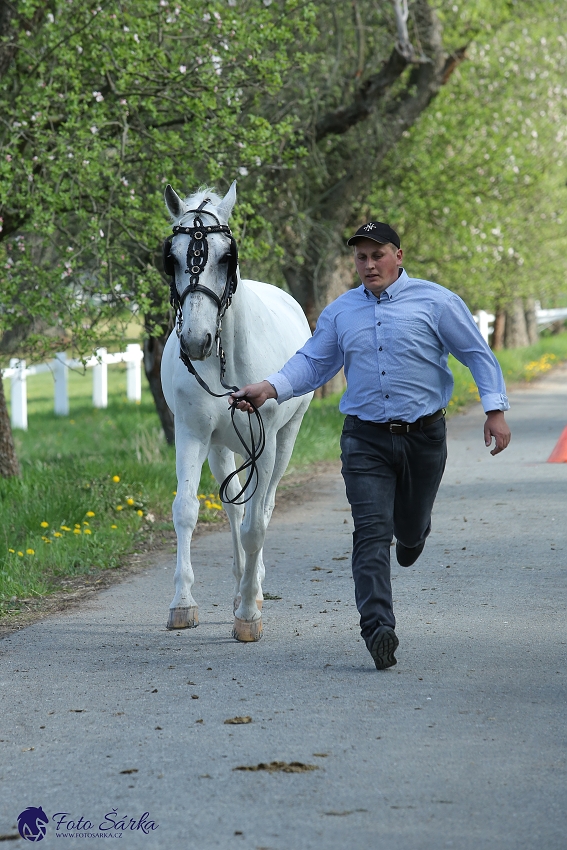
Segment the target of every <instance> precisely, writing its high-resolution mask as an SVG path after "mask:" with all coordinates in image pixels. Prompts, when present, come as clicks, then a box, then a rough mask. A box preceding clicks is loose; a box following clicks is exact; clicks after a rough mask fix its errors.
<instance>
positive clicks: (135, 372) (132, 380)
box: [126, 342, 144, 402]
mask: <svg viewBox="0 0 567 850" xmlns="http://www.w3.org/2000/svg"><path fill="white" fill-rule="evenodd" d="M126 354H127V356H128V359H127V360H126V395H127V396H128V401H135V402H140V401H141V400H142V358H143V356H144V355H143V354H142V349H141V347H140V346H139V345H138V343H137V342H133V343H130V344H129V345H127V346H126Z"/></svg>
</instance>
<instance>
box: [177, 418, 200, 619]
mask: <svg viewBox="0 0 567 850" xmlns="http://www.w3.org/2000/svg"><path fill="white" fill-rule="evenodd" d="M176 424H177V423H176ZM175 444H176V452H177V454H176V466H177V493H176V496H175V499H174V501H173V524H174V526H175V532H176V534H177V565H176V568H175V575H174V578H173V582H174V586H175V596H174V597H173V600H172V602H171V605H170V606H169V617H168V620H167V628H168V629H191V628H194V627H195V626H198V625H199V609H198V607H197V603H196V602H195V600H194V599H193V594H192V593H191V588H192V587H193V582H194V581H195V576H194V573H193V567H192V566H191V538H192V536H193V531H194V529H195V526H196V524H197V519H198V517H199V500H198V498H197V490H198V487H199V480H200V478H201V468H202V466H203V463H204V461H205V458H206V456H207V451H208V446H207V445H205V444H204V443H201V442H198V441H197V440H196V439H195V438H194V437H192V436H191V435H189V434H188V433H187V432H186V431H185V430H184V429H183V428H176V434H175Z"/></svg>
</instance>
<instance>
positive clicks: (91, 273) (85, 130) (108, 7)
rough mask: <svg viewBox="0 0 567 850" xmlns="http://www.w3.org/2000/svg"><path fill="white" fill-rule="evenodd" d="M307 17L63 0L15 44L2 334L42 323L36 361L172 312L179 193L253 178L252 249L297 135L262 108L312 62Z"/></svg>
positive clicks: (5, 81) (251, 7) (3, 176)
mask: <svg viewBox="0 0 567 850" xmlns="http://www.w3.org/2000/svg"><path fill="white" fill-rule="evenodd" d="M24 9H25V10H26V11H27V12H29V14H31V13H32V12H33V4H31V3H30V2H26V3H22V4H21V10H24ZM311 18H312V12H311V6H310V4H303V3H299V2H295V0H293V2H281V3H280V4H275V3H274V4H272V5H271V6H269V7H266V6H264V5H263V4H260V3H257V2H255V0H239V2H238V5H237V6H235V7H230V6H227V3H226V2H220V0H212V2H210V3H208V4H207V5H206V7H204V6H203V4H202V3H199V2H196V0H189V2H186V3H184V4H183V5H181V4H177V3H176V2H170V0H135V2H133V3H128V4H124V3H121V2H118V0H108V2H103V3H95V2H90V3H85V2H79V0H70V2H64V0H57V2H54V4H53V5H52V12H50V13H49V14H47V16H45V17H44V18H43V19H42V21H41V22H40V24H39V25H38V27H37V29H36V31H31V30H28V31H27V32H26V31H22V32H21V33H20V34H19V40H18V45H17V52H16V57H15V61H14V62H13V63H12V66H11V68H10V70H9V71H8V72H7V73H6V74H5V75H4V77H3V78H1V79H0V114H1V115H2V122H1V124H0V216H1V217H2V222H0V224H1V225H2V228H3V229H2V232H0V240H1V242H0V268H1V269H2V273H3V277H4V278H5V285H4V286H3V291H4V293H5V297H4V298H3V307H2V309H0V331H1V330H7V329H10V328H14V327H16V326H21V325H22V324H24V325H25V324H27V325H30V323H32V321H33V323H34V332H33V335H32V336H31V337H29V342H30V346H29V348H30V349H33V356H34V357H42V356H43V355H44V354H45V352H46V351H47V350H49V349H50V348H51V347H54V346H56V347H58V348H60V347H61V338H60V337H61V335H62V336H63V337H64V338H65V341H66V343H67V344H69V345H71V346H74V347H75V348H76V349H77V350H79V351H80V352H81V353H83V352H86V351H88V350H89V348H91V347H92V346H93V345H94V344H95V343H96V340H97V337H98V335H99V326H100V325H101V324H104V325H105V327H106V328H108V327H109V323H110V324H112V322H114V321H117V317H118V316H120V315H123V311H124V307H127V308H130V309H131V308H132V305H133V304H134V303H135V304H137V305H138V309H141V310H145V309H147V308H149V305H150V303H151V304H152V305H153V306H152V309H153V310H154V311H157V312H160V311H161V313H162V314H167V310H168V305H167V287H166V286H164V285H163V283H162V280H161V277H160V274H159V272H158V271H157V269H156V261H157V257H158V255H159V248H160V244H161V240H162V238H163V235H164V233H165V232H166V231H167V229H168V218H167V213H166V210H165V207H164V204H163V199H162V192H163V187H164V186H165V184H166V183H167V182H172V183H174V184H175V185H176V187H177V188H178V190H179V191H181V192H183V191H185V192H188V191H191V190H194V189H195V188H196V187H197V186H198V185H202V184H205V183H219V184H220V188H221V189H222V188H223V185H227V184H229V183H230V182H231V181H232V179H234V177H238V178H241V179H242V180H245V181H246V183H247V187H246V198H247V201H248V215H247V213H246V212H245V211H240V212H239V217H238V218H236V226H237V227H238V225H239V223H241V222H244V221H245V220H246V222H247V228H246V232H247V234H249V238H250V240H252V238H253V237H254V232H255V230H256V229H257V228H259V226H260V225H262V224H263V223H262V222H259V221H258V220H257V219H255V218H254V217H252V218H250V212H249V211H250V210H251V209H254V208H255V207H256V205H257V202H258V201H259V200H260V198H263V197H264V191H265V190H264V188H263V174H264V173H265V171H266V169H267V168H269V166H270V163H271V162H272V161H273V160H274V158H277V157H279V155H280V151H281V149H282V147H283V146H284V145H285V141H286V140H287V139H288V138H289V137H290V135H291V133H292V132H293V129H294V121H293V120H292V119H290V117H289V116H283V117H282V118H281V120H276V121H273V120H272V121H269V120H267V118H266V117H265V115H263V114H262V111H261V109H260V107H259V104H260V101H261V100H262V98H265V97H267V96H268V97H270V96H273V95H274V93H275V92H276V91H277V90H278V89H279V88H280V87H281V84H282V79H283V77H284V76H285V74H286V72H287V71H288V69H289V67H290V65H291V64H292V63H294V62H296V61H297V59H298V58H299V59H300V61H303V59H302V57H301V53H300V52H298V53H297V55H296V56H294V55H293V53H294V51H295V50H296V42H297V39H298V38H303V37H304V36H305V35H306V33H308V31H309V28H310V26H311ZM263 229H264V230H265V229H266V227H265V224H263ZM244 242H245V245H244V247H246V239H245V240H244ZM54 326H55V327H56V328H58V329H59V331H58V333H59V339H57V340H56V341H54V340H53V327H54Z"/></svg>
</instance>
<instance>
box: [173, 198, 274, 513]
mask: <svg viewBox="0 0 567 850" xmlns="http://www.w3.org/2000/svg"><path fill="white" fill-rule="evenodd" d="M208 203H210V199H209V198H205V200H204V201H203V202H202V203H201V204H199V206H198V207H197V209H195V210H186V212H185V213H184V216H185V215H187V214H188V213H195V216H194V219H193V226H192V227H185V226H184V225H179V224H176V225H175V226H174V227H173V235H172V236H169V237H168V238H167V239H166V240H165V242H164V243H163V268H164V271H165V273H166V274H167V275H168V276H169V278H170V282H169V289H170V299H169V300H170V304H171V306H172V307H173V309H174V311H175V331H176V333H177V336H178V338H179V358H180V360H181V361H182V362H183V363H184V365H185V366H186V367H187V369H188V370H189V372H190V373H191V374H192V375H194V377H195V378H196V380H197V382H198V383H199V384H200V386H201V387H202V388H203V389H204V390H206V392H208V393H209V395H211V396H213V397H214V398H225V397H226V396H228V395H231V394H232V393H233V392H238V389H239V388H238V387H234V386H229V385H228V384H225V382H224V376H225V372H226V355H225V353H224V349H223V347H222V340H221V333H222V320H223V318H224V314H225V313H226V311H227V310H228V308H229V307H230V305H231V303H232V298H233V295H234V293H235V292H236V288H237V286H238V271H237V268H238V246H237V244H236V242H235V239H234V237H233V235H232V231H231V229H230V227H229V226H228V225H227V224H221V223H220V221H219V219H218V218H217V216H216V215H215V214H214V213H212V212H209V210H205V209H203V208H204V206H205V205H206V204H208ZM200 213H205V215H210V216H211V217H212V218H214V220H215V221H216V224H214V225H204V224H203V221H202V219H201V216H200ZM211 233H224V234H226V235H227V236H228V237H229V238H230V250H229V253H228V254H227V257H226V260H227V272H226V283H225V287H224V291H223V293H222V295H221V296H220V298H219V296H218V295H217V294H216V292H213V290H212V289H209V287H208V286H203V285H202V284H201V283H199V277H200V275H201V274H202V272H203V271H204V269H205V266H206V265H207V260H208V257H209V246H208V243H207V236H209V235H210V234H211ZM179 234H186V235H188V236H189V237H190V239H189V247H188V248H187V260H186V262H187V268H186V269H185V274H189V275H191V277H190V278H189V283H188V285H187V286H186V287H185V289H183V291H182V292H181V295H180V294H179V292H178V291H177V285H176V281H175V265H174V262H173V259H174V258H173V256H172V254H171V247H172V244H173V239H174V238H175V237H176V236H177V235H179ZM190 292H203V293H204V294H205V295H208V296H209V298H212V299H213V301H214V302H215V303H216V305H217V322H216V330H215V345H216V354H217V357H218V358H219V368H220V383H221V385H222V386H223V387H224V389H225V390H227V392H224V393H215V392H213V391H212V390H211V389H210V387H209V386H208V384H207V383H206V382H205V381H204V380H203V379H202V378H201V376H200V375H199V374H198V372H197V370H196V369H195V367H194V365H193V363H192V361H191V360H190V358H189V355H188V354H187V352H186V351H185V348H184V347H183V339H182V337H181V328H182V325H183V303H184V301H185V299H186V298H187V296H188V295H189V293H190ZM247 401H248V403H249V404H250V405H251V407H252V408H253V410H254V415H255V417H256V421H257V422H258V428H259V440H258V443H256V440H255V438H254V432H253V429H252V419H251V415H250V413H248V428H249V441H250V445H247V444H246V442H245V439H244V437H243V436H242V434H241V433H240V431H239V429H238V427H237V425H236V423H235V421H234V413H235V411H236V410H237V406H236V405H237V402H233V403H232V404H231V406H230V416H231V421H232V426H233V428H234V430H235V432H236V435H237V437H238V439H239V440H240V443H241V444H242V447H243V449H244V452H245V458H246V459H245V460H244V462H243V464H242V465H241V466H240V467H239V468H238V469H235V470H234V472H231V473H230V475H229V476H228V477H227V478H225V480H224V481H223V482H222V484H221V485H220V489H219V498H220V500H221V502H224V503H225V504H233V505H243V504H244V503H245V502H247V501H248V500H249V499H251V498H252V496H253V495H254V493H255V492H256V489H257V487H258V468H257V460H258V458H259V457H260V455H261V454H262V452H263V451H264V448H265V446H266V433H265V429H264V423H263V421H262V416H261V415H260V411H259V410H258V408H257V407H256V406H255V405H254V404H253V403H252V402H251V401H250V400H249V399H247ZM244 470H248V473H247V476H246V481H245V482H244V484H243V485H242V487H241V489H240V491H239V492H238V493H237V494H236V496H234V497H233V498H232V499H229V498H228V497H227V495H226V493H227V489H228V486H229V484H230V482H231V481H232V479H233V478H235V477H236V476H238V473H239V472H243V471H244ZM254 475H256V484H255V486H254V489H253V490H252V492H251V493H250V494H249V495H248V496H247V497H246V498H245V499H242V501H238V500H239V499H240V497H241V496H243V495H244V492H245V491H246V489H247V488H248V485H249V484H250V482H251V481H252V479H253V477H254Z"/></svg>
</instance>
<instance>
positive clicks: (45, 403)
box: [0, 333, 567, 614]
mask: <svg viewBox="0 0 567 850" xmlns="http://www.w3.org/2000/svg"><path fill="white" fill-rule="evenodd" d="M498 357H499V360H500V362H501V364H502V367H503V370H504V374H505V377H506V379H507V381H508V382H510V383H513V382H517V381H522V380H532V379H533V378H534V377H536V376H537V375H540V374H543V373H545V372H546V371H548V370H549V369H550V368H551V367H552V366H553V364H554V363H557V362H559V361H560V360H565V359H567V333H564V334H561V335H558V336H550V337H546V338H543V339H542V340H541V341H540V342H539V343H538V344H537V345H535V346H531V347H530V348H526V349H519V350H515V351H504V352H502V353H501V354H499V355H498ZM451 368H452V369H453V373H454V376H455V391H454V394H453V398H452V399H451V402H450V404H449V408H448V413H449V414H451V413H453V412H455V411H456V410H458V409H460V408H462V407H464V406H465V405H466V404H469V403H470V402H471V401H473V400H474V399H475V398H477V397H478V396H477V391H476V386H475V385H474V384H473V382H472V378H471V375H470V372H469V371H468V369H466V368H465V367H463V366H462V365H461V364H460V363H457V362H456V361H454V360H453V359H451ZM108 382H109V406H108V408H107V409H105V410H97V409H94V408H93V407H92V405H91V400H90V397H91V387H92V384H91V375H90V373H88V374H87V376H82V375H80V374H78V373H71V374H70V375H69V397H70V408H71V414H70V417H69V418H62V417H56V416H55V415H54V413H53V387H52V383H51V379H50V377H49V375H37V376H34V377H32V378H28V399H29V402H28V413H29V430H28V431H27V432H22V431H16V432H15V435H14V437H15V441H16V448H17V452H18V457H19V458H20V462H21V464H22V477H21V479H17V480H15V479H10V480H0V614H1V613H3V612H4V613H5V612H11V611H18V610H19V609H18V605H19V602H20V601H21V600H23V599H29V598H30V597H34V596H35V597H37V596H42V595H44V594H46V593H49V592H50V591H51V590H53V589H54V588H55V587H58V586H59V584H60V580H61V579H62V578H63V577H64V576H65V577H68V576H75V575H80V574H88V573H90V572H92V571H93V570H99V569H108V568H113V567H116V566H118V565H119V564H120V561H121V559H123V558H124V556H125V555H126V554H128V553H130V552H133V551H137V550H138V549H140V548H142V547H148V546H150V545H152V544H154V543H155V542H158V540H159V538H160V535H163V534H166V535H167V534H168V533H170V532H171V531H172V522H171V502H172V500H173V495H174V492H175V488H176V477H175V451H174V449H173V448H172V447H171V446H168V445H167V444H166V442H165V439H164V438H163V434H162V431H161V428H160V425H159V422H158V419H157V415H156V412H155V409H154V406H153V402H152V400H151V395H150V391H149V388H148V386H147V384H145V385H144V387H143V393H142V397H143V400H142V403H141V404H139V405H136V404H132V403H130V402H128V401H127V399H126V375H125V369H124V367H123V366H121V365H120V366H113V367H111V368H109V370H108ZM5 389H6V391H7V393H8V394H9V381H7V382H6V387H5ZM339 399H340V396H339V395H336V396H331V397H328V398H326V399H322V400H315V401H314V402H312V404H311V406H310V408H309V410H308V412H307V414H306V416H305V418H304V422H303V425H302V428H301V431H300V434H299V437H298V439H297V442H296V445H295V449H294V453H293V456H292V460H291V463H290V469H298V468H301V469H304V468H305V467H306V466H307V465H309V464H310V463H313V462H315V461H323V460H334V459H337V458H338V456H339V435H340V431H341V428H342V421H343V416H342V414H341V413H340V412H339V410H338V402H339ZM199 493H200V501H201V509H200V518H201V520H202V521H205V522H215V521H218V520H219V519H220V518H221V517H222V516H223V513H222V510H221V508H220V505H219V503H218V496H217V494H218V488H217V485H216V483H215V482H214V479H213V478H212V476H211V473H210V471H209V469H208V466H207V465H205V467H204V469H203V475H202V478H201V483H200V490H199Z"/></svg>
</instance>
